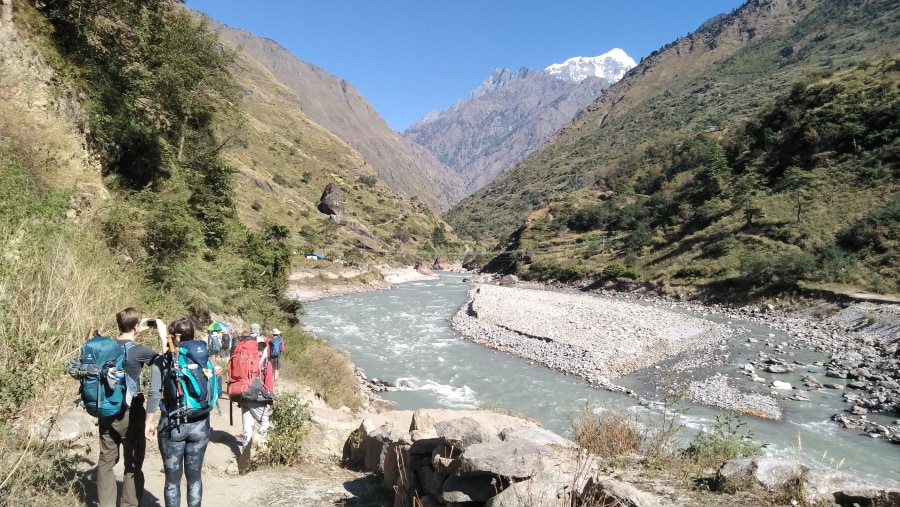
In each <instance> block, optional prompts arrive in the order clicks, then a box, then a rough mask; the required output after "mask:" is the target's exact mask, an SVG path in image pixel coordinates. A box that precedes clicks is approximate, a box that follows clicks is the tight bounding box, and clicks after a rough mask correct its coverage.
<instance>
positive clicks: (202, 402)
mask: <svg viewBox="0 0 900 507" xmlns="http://www.w3.org/2000/svg"><path fill="white" fill-rule="evenodd" d="M220 389H221V380H220V379H219V377H218V375H216V370H215V365H214V364H213V363H212V361H211V360H210V359H209V347H207V345H206V342H204V341H203V340H190V341H185V342H181V344H180V345H179V346H178V349H177V351H176V352H175V353H173V354H172V356H171V358H169V361H168V368H167V371H166V374H165V379H164V381H163V395H164V397H165V405H164V407H165V409H166V413H167V414H168V416H169V418H171V419H178V420H182V421H184V420H187V419H197V418H200V417H202V416H205V415H206V414H209V413H210V411H212V409H213V407H215V405H216V400H218V399H219V391H220Z"/></svg>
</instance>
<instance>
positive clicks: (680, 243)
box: [447, 0, 900, 297]
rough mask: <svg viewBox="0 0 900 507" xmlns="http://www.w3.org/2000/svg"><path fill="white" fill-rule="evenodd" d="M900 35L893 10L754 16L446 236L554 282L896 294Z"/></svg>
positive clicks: (628, 99)
mask: <svg viewBox="0 0 900 507" xmlns="http://www.w3.org/2000/svg"><path fill="white" fill-rule="evenodd" d="M898 30H900V7H898V6H897V5H896V4H894V3H892V2H887V1H881V2H878V1H875V2H865V3H857V2H845V1H837V0H833V1H827V0H825V1H822V2H787V4H785V3H781V2H779V3H775V2H750V3H748V4H747V5H745V6H744V7H742V8H741V9H740V10H738V11H737V12H735V13H732V14H731V15H729V16H726V17H724V18H723V19H721V20H718V21H717V22H715V23H711V24H709V25H707V26H706V27H705V28H704V30H703V31H701V32H698V33H696V34H692V35H691V36H689V37H687V38H685V39H681V40H679V41H676V42H674V43H673V44H670V45H668V46H667V47H666V48H663V49H662V50H661V51H660V52H659V53H658V54H654V55H651V56H650V57H648V58H646V59H645V60H644V61H643V62H642V64H641V65H639V66H638V67H637V68H636V69H634V70H632V71H631V73H629V75H628V76H626V78H625V79H623V81H621V82H620V83H618V84H616V85H614V86H613V87H612V88H610V89H609V90H608V93H607V94H606V96H605V97H604V98H603V99H602V100H601V101H599V102H597V103H595V105H594V106H591V108H589V109H590V110H589V111H588V112H587V113H585V114H584V115H582V116H581V117H580V118H579V119H577V120H576V122H575V123H574V124H573V125H572V126H571V127H569V128H567V129H565V130H564V131H563V132H561V133H559V134H558V135H557V136H556V137H555V138H554V139H553V140H551V142H550V143H548V145H546V146H545V147H544V148H543V149H542V150H540V151H539V152H537V153H535V154H534V155H533V156H531V157H529V158H528V159H527V160H526V161H525V162H523V163H522V164H521V165H520V166H519V167H517V168H516V169H514V170H513V171H512V172H511V173H509V174H508V175H507V176H505V177H503V178H501V179H500V180H499V181H498V182H496V183H495V184H492V185H490V186H488V187H486V188H485V189H484V190H483V191H481V192H479V193H478V194H476V195H475V196H473V197H472V198H470V199H467V200H466V201H464V203H463V204H462V205H461V206H459V207H458V208H456V209H454V210H453V211H451V213H450V214H448V215H447V219H448V221H449V222H450V223H452V224H454V226H455V227H457V230H462V231H464V232H465V233H468V234H471V235H472V236H475V237H481V238H482V239H483V240H485V241H486V242H488V243H489V244H494V243H493V242H492V240H491V238H495V239H496V240H499V244H500V247H501V248H505V249H508V250H513V251H514V252H513V253H511V254H504V255H501V256H499V257H498V258H496V259H494V260H493V263H492V264H491V268H496V269H499V270H511V271H515V272H518V273H520V274H523V275H525V276H530V277H537V278H541V279H557V280H560V279H561V280H589V281H590V280H597V281H603V280H610V279H612V280H614V279H617V278H621V277H623V276H624V277H625V278H631V279H636V280H650V281H654V282H656V283H658V284H663V285H669V286H682V285H683V286H690V285H698V286H700V287H701V288H705V289H706V290H709V291H711V292H712V293H715V294H717V295H726V296H727V295H729V294H728V293H729V292H732V289H737V288H740V289H741V290H740V291H738V292H740V293H741V297H748V296H749V297H752V295H753V294H762V293H765V292H767V291H770V290H776V291H784V290H792V289H794V288H797V287H800V286H804V287H806V286H810V285H813V286H816V287H823V286H826V285H823V284H840V285H845V286H848V287H850V286H852V287H857V288H860V289H867V290H872V291H879V292H892V291H897V290H898V276H897V275H898V273H896V269H895V268H894V267H893V266H894V264H895V262H893V261H891V259H893V258H895V257H893V256H894V255H895V253H894V250H893V249H894V248H895V245H896V242H897V238H898V229H897V219H896V207H897V202H898V197H897V196H898V193H897V190H898V187H897V183H898V180H897V177H898V174H897V162H898V161H897V144H896V142H897V141H896V139H897V136H896V132H897V130H898V120H897V118H898V115H897V107H898V103H897V100H898V98H897V97H898V95H897V94H898V90H897V81H898V75H897V53H898V49H900V48H898V47H897V46H898V42H897V41H898V38H897V37H896V35H897V33H898ZM666 77H667V78H666ZM487 209H490V211H489V212H488V211H485V210H487ZM488 260H489V257H486V259H485V261H484V262H487V261H488ZM744 289H746V290H744Z"/></svg>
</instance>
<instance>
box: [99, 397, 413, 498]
mask: <svg viewBox="0 0 900 507" xmlns="http://www.w3.org/2000/svg"><path fill="white" fill-rule="evenodd" d="M279 391H280V392H295V393H298V394H300V396H301V397H303V399H305V400H308V401H309V402H310V403H311V405H312V408H313V418H314V420H316V421H318V424H314V427H313V434H312V435H311V437H310V438H309V439H308V442H309V443H308V444H307V445H306V446H305V447H304V454H303V459H302V463H301V465H300V466H296V467H290V468H260V467H258V466H257V464H256V463H254V464H253V465H252V466H251V469H250V471H249V472H248V473H247V474H245V475H240V474H238V469H237V456H238V445H239V440H238V438H237V435H238V434H240V433H241V431H242V428H241V411H240V408H238V407H237V406H236V405H235V406H234V408H233V409H234V425H231V424H230V422H229V413H228V411H229V404H228V400H227V399H220V400H219V408H220V410H221V413H218V412H217V411H215V410H214V411H213V413H212V417H211V421H210V422H211V425H212V429H213V431H212V436H211V439H210V444H209V447H207V450H206V459H205V461H204V466H203V504H204V505H212V506H216V505H233V504H244V505H254V504H255V505H259V504H262V505H270V506H279V505H303V506H310V507H320V506H321V507H325V506H329V507H333V506H335V505H357V506H363V505H366V506H372V507H374V506H377V505H384V503H383V501H384V495H383V494H382V493H381V492H380V491H379V489H378V485H377V482H376V481H375V479H374V478H371V477H367V476H366V474H362V473H359V472H354V471H352V470H347V469H345V468H343V467H341V466H340V464H339V463H340V454H341V451H342V449H343V442H344V440H345V439H346V438H347V436H348V435H349V433H350V431H352V430H353V429H354V428H356V427H358V426H359V424H360V423H361V422H362V419H363V417H365V416H367V415H368V414H365V413H361V414H351V413H349V411H340V410H333V409H330V408H328V407H327V406H326V405H325V404H324V403H323V402H321V401H320V400H316V399H315V396H313V395H312V393H311V392H310V391H309V389H307V388H305V387H304V386H300V385H299V384H296V383H293V382H290V381H288V380H286V379H279V386H277V388H276V392H279ZM407 424H408V423H407ZM84 443H85V444H87V446H88V447H89V449H90V453H89V456H88V457H89V459H90V461H91V462H92V463H96V460H97V436H96V435H94V436H91V437H88V438H86V439H85V442H84ZM258 450H259V449H258V448H257V449H255V451H256V452H258ZM256 452H255V453H254V454H256ZM123 470H124V467H123V465H122V463H121V461H120V462H119V464H117V465H116V468H115V472H116V477H117V479H118V480H119V484H120V487H121V480H122V473H123ZM144 476H145V493H144V500H143V502H142V503H141V506H142V507H157V506H159V507H161V506H163V505H164V502H163V499H162V492H163V486H164V484H165V475H164V473H163V468H162V457H161V456H160V453H159V448H158V446H157V444H156V441H155V440H154V441H149V442H147V454H146V458H145V460H144ZM86 482H87V483H86V484H85V488H86V490H87V492H88V498H87V505H91V506H92V505H96V500H95V497H94V491H95V483H94V472H93V470H91V472H90V473H89V474H88V475H87V476H86ZM184 494H185V482H184V481H183V480H182V499H184ZM183 504H184V500H182V505H183Z"/></svg>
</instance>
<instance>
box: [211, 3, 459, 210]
mask: <svg viewBox="0 0 900 507" xmlns="http://www.w3.org/2000/svg"><path fill="white" fill-rule="evenodd" d="M210 23H211V25H212V26H213V27H214V29H215V30H217V31H218V32H219V34H220V35H221V36H222V37H223V38H224V39H226V40H229V41H231V42H232V43H233V44H235V45H237V46H238V47H240V48H241V52H243V53H244V54H246V55H248V56H249V57H250V58H253V59H254V60H256V61H257V62H258V63H259V64H260V65H261V66H262V67H263V68H265V69H266V70H268V71H269V72H270V74H271V75H272V76H273V77H274V78H275V79H276V80H278V81H279V82H280V83H282V84H283V85H284V86H286V87H288V88H289V89H291V90H292V91H293V92H294V94H295V95H296V96H297V103H296V105H295V106H292V108H294V109H299V110H302V111H303V114H304V115H305V116H307V117H309V118H310V119H311V120H312V121H314V122H316V123H317V124H319V125H321V126H322V127H324V128H325V129H327V130H328V131H330V132H332V133H334V134H335V135H337V136H338V137H340V138H341V139H343V141H344V142H345V143H346V144H348V145H349V146H351V147H352V148H353V149H354V150H356V151H357V152H359V153H360V154H362V156H363V157H365V161H366V162H367V163H368V164H369V166H371V167H372V168H373V169H374V171H375V173H376V174H377V175H378V177H379V178H380V179H381V180H382V181H384V183H385V184H386V185H387V186H388V188H390V189H391V190H393V191H394V192H395V193H397V194H399V195H402V196H404V197H406V198H411V197H416V198H418V199H419V200H421V201H422V202H424V203H426V204H427V205H428V206H429V207H431V208H432V209H433V210H435V211H436V212H437V213H443V212H445V211H446V210H447V209H449V207H450V205H451V204H453V203H456V202H458V201H459V200H460V199H461V198H462V197H463V195H464V194H463V184H462V180H461V179H460V178H459V177H458V176H457V175H456V174H455V173H454V172H453V171H452V170H451V169H450V168H448V167H446V166H444V165H443V164H441V163H440V162H439V161H438V160H437V159H436V158H435V157H434V156H433V155H432V154H431V153H429V152H428V150H426V149H424V148H422V147H421V146H419V145H417V144H415V143H413V142H411V141H409V140H408V139H405V138H403V137H402V136H401V135H400V134H398V133H397V132H394V131H393V130H391V128H390V127H389V126H388V125H387V123H385V121H384V120H383V119H382V118H381V116H379V115H378V113H377V112H376V111H375V110H374V109H373V108H372V106H371V105H370V104H369V103H368V102H367V101H366V100H365V99H364V98H363V97H362V96H361V95H360V94H359V92H357V91H356V89H355V88H354V87H353V85H352V84H351V83H349V82H347V81H344V80H342V79H340V78H337V77H335V76H332V75H330V74H328V73H327V72H325V71H324V70H323V69H320V68H318V67H316V66H314V65H311V64H308V63H305V62H303V61H300V60H298V59H297V58H296V57H295V56H293V55H292V54H290V52H288V51H287V50H286V49H284V48H283V47H282V46H280V45H279V44H277V43H276V42H274V41H272V40H269V39H264V38H261V37H258V36H256V35H253V34H251V33H249V32H246V31H243V30H237V29H233V28H230V27H227V26H224V25H221V24H219V23H216V22H215V21H212V20H210Z"/></svg>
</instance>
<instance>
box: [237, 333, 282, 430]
mask: <svg viewBox="0 0 900 507" xmlns="http://www.w3.org/2000/svg"><path fill="white" fill-rule="evenodd" d="M260 363H262V367H260ZM273 383H274V380H273V374H272V368H269V359H268V355H266V358H265V360H263V354H262V353H261V352H260V351H259V348H258V346H257V345H256V338H244V339H242V340H240V341H238V342H237V343H235V344H234V348H233V349H232V351H231V359H229V360H228V389H227V392H228V398H229V400H230V401H232V402H237V403H238V405H240V403H241V402H242V401H255V402H263V403H271V402H272V400H274V399H275V397H274V395H273V394H272V392H273V390H274V389H273ZM229 412H230V411H229ZM231 424H234V416H233V415H232V416H231Z"/></svg>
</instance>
